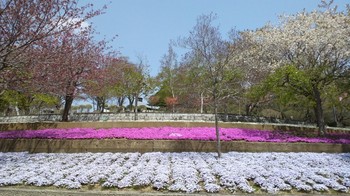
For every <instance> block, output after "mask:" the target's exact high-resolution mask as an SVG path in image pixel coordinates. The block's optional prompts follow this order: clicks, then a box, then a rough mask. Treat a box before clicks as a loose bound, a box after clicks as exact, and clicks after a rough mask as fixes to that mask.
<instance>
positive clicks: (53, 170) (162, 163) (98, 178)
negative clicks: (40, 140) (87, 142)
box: [0, 152, 350, 193]
mask: <svg viewBox="0 0 350 196" xmlns="http://www.w3.org/2000/svg"><path fill="white" fill-rule="evenodd" d="M215 156H216V154H215V153H194V152H193V153H185V152H184V153H157V152H155V153H145V154H140V153H77V154H66V153H61V154H60V153H58V154H57V153H55V154H53V153H52V154H48V153H41V154H28V153H25V152H22V153H0V186H10V185H23V184H24V185H33V186H55V187H64V188H68V189H77V188H81V187H82V186H84V185H95V184H99V185H100V186H102V187H105V188H109V187H115V188H118V189H123V188H132V187H153V188H154V189H155V190H168V191H179V192H188V193H192V192H201V191H205V192H219V191H224V190H225V191H232V192H236V191H238V192H245V193H252V192H255V191H258V190H259V191H265V192H268V193H276V192H280V191H291V190H293V191H301V192H329V191H338V192H348V190H349V188H350V154H349V153H344V154H325V153H237V152H230V153H223V157H222V158H221V159H217V158H216V157H215Z"/></svg>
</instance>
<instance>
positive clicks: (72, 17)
mask: <svg viewBox="0 0 350 196" xmlns="http://www.w3.org/2000/svg"><path fill="white" fill-rule="evenodd" d="M103 9H104V8H103ZM103 9H97V10H94V9H93V5H92V4H87V5H84V6H80V5H78V3H77V0H65V1H59V0H31V1H27V0H1V2H0V76H1V77H0V78H1V79H0V94H1V93H3V92H4V90H6V89H15V88H16V85H13V84H14V82H23V78H22V76H26V74H25V73H22V71H23V69H24V68H25V67H26V66H28V64H29V63H30V61H31V60H33V59H35V58H37V56H30V54H33V53H28V50H30V49H31V48H35V47H38V46H37V44H39V43H38V42H40V41H42V40H43V39H46V38H48V37H52V36H62V33H64V32H69V31H71V30H73V29H76V28H81V26H82V24H83V23H84V22H85V21H86V20H88V19H90V18H92V17H94V16H96V15H99V14H101V13H102V11H103Z"/></svg>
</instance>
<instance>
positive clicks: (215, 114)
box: [213, 87, 221, 158]
mask: <svg viewBox="0 0 350 196" xmlns="http://www.w3.org/2000/svg"><path fill="white" fill-rule="evenodd" d="M216 88H217V87H214V92H213V98H214V118H215V132H216V150H217V152H218V158H221V142H220V129H219V119H218V100H217V89H216Z"/></svg>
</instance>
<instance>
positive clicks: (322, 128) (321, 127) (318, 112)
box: [313, 87, 326, 136]
mask: <svg viewBox="0 0 350 196" xmlns="http://www.w3.org/2000/svg"><path fill="white" fill-rule="evenodd" d="M313 91H314V99H315V102H316V106H315V108H314V111H315V116H316V122H317V127H318V135H319V136H324V135H325V134H326V124H325V121H324V115H323V108H322V99H321V94H320V91H319V90H318V88H317V87H313Z"/></svg>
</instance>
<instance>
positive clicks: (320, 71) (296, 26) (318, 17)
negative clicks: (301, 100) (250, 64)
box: [246, 8, 350, 135]
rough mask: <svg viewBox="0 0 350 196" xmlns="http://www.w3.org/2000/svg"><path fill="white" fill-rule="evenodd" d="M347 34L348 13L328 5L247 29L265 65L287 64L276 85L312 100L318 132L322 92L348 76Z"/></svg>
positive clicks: (322, 125) (321, 124)
mask: <svg viewBox="0 0 350 196" xmlns="http://www.w3.org/2000/svg"><path fill="white" fill-rule="evenodd" d="M349 35H350V25H349V15H348V14H346V13H343V12H337V10H336V9H330V8H329V9H327V10H325V11H313V12H306V11H303V12H300V13H298V14H295V15H290V16H282V17H281V20H280V24H279V25H276V26H272V25H266V26H265V27H263V28H261V29H258V30H256V31H249V32H246V36H248V37H249V39H251V40H254V42H255V43H256V45H257V46H258V48H259V50H260V52H259V53H260V54H261V53H265V54H269V56H270V57H271V58H270V59H271V60H270V62H269V63H268V64H266V66H268V67H269V68H271V69H276V68H280V67H283V66H288V67H287V69H282V70H285V72H284V74H282V75H281V74H279V76H281V77H280V78H279V80H278V81H279V82H278V83H277V85H282V86H284V87H285V89H286V90H289V91H291V92H293V93H296V94H299V95H302V96H305V97H306V98H308V99H309V100H310V101H311V102H312V105H313V109H314V113H315V116H316V120H317V126H318V127H319V134H320V135H324V134H325V129H326V127H325V120H324V114H323V103H324V101H325V100H324V96H323V95H324V94H325V92H326V91H327V89H328V87H329V85H331V84H332V83H333V82H335V81H337V80H339V79H341V78H344V77H349V63H350V48H349V41H348V40H349V39H348V38H349ZM261 51H262V52H261ZM259 53H256V56H259ZM280 70H281V69H280ZM291 70H292V71H293V73H291V72H290V71H291Z"/></svg>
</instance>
